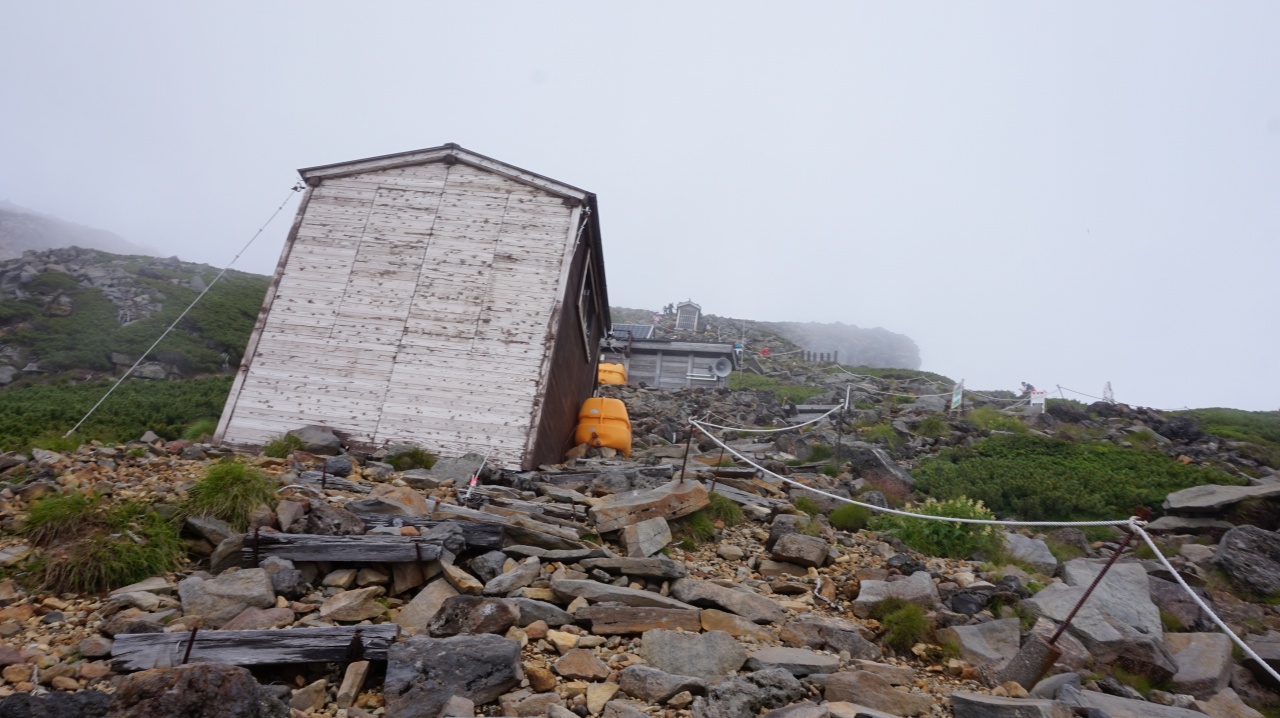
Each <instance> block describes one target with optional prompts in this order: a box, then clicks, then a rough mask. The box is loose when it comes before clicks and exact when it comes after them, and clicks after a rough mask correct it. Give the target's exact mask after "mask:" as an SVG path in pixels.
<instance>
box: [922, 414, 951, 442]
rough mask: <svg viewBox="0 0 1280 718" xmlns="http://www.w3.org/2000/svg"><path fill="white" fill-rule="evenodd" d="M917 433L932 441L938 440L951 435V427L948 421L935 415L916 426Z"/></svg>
mask: <svg viewBox="0 0 1280 718" xmlns="http://www.w3.org/2000/svg"><path fill="white" fill-rule="evenodd" d="M916 433H917V434H919V435H920V436H924V437H927V438H930V439H937V438H940V437H943V436H949V435H950V434H951V425H950V424H948V423H947V420H946V419H943V418H942V417H941V416H939V415H937V414H934V415H932V416H929V417H926V418H925V419H924V421H921V422H920V423H919V424H918V425H917V426H916Z"/></svg>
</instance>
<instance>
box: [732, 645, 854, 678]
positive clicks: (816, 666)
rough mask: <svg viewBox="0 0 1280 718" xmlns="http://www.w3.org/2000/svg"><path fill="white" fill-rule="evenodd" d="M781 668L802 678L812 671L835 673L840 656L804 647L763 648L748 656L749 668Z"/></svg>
mask: <svg viewBox="0 0 1280 718" xmlns="http://www.w3.org/2000/svg"><path fill="white" fill-rule="evenodd" d="M766 668H781V669H782V670H784V671H786V672H787V673H790V674H791V675H793V676H795V677H797V678H802V677H804V676H807V675H809V674H811V673H835V672H836V671H838V670H840V658H839V657H838V656H832V655H826V654H822V653H815V652H814V651H809V650H805V649H803V648H781V647H773V648H762V649H760V650H758V651H756V652H754V653H752V654H751V655H750V656H748V657H747V670H749V671H760V670H764V669H766Z"/></svg>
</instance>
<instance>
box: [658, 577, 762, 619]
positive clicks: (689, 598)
mask: <svg viewBox="0 0 1280 718" xmlns="http://www.w3.org/2000/svg"><path fill="white" fill-rule="evenodd" d="M671 595H672V596H675V597H676V598H678V599H680V600H681V601H686V602H687V603H689V604H692V605H694V606H702V607H711V608H721V609H724V610H726V611H728V612H729V613H736V614H737V615H739V616H742V617H743V618H746V619H748V620H750V621H754V622H756V623H777V622H779V621H782V620H784V619H785V618H786V617H787V613H786V611H784V610H783V609H782V607H781V606H779V605H778V604H776V603H774V602H773V601H772V600H771V599H768V598H765V597H764V596H761V595H759V594H756V593H752V592H750V591H747V590H739V589H736V588H728V587H725V586H721V585H719V584H716V583H712V582H710V581H700V580H698V579H693V578H682V579H680V580H679V581H676V582H675V583H673V584H671Z"/></svg>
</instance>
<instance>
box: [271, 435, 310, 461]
mask: <svg viewBox="0 0 1280 718" xmlns="http://www.w3.org/2000/svg"><path fill="white" fill-rule="evenodd" d="M302 447H303V443H302V439H299V438H298V437H296V436H294V435H293V434H285V435H283V436H281V437H280V438H278V439H272V440H271V441H268V442H267V443H266V445H264V446H263V447H262V453H263V454H264V455H266V456H270V457H272V458H275V459H285V458H288V457H289V455H290V454H292V453H293V452H295V451H297V450H298V449H301V448H302Z"/></svg>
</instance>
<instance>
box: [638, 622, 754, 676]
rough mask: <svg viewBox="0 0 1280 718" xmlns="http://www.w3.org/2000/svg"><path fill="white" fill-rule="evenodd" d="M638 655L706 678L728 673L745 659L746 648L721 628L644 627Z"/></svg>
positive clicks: (660, 665)
mask: <svg viewBox="0 0 1280 718" xmlns="http://www.w3.org/2000/svg"><path fill="white" fill-rule="evenodd" d="M640 656H641V657H642V658H644V659H645V662H646V663H648V664H649V665H650V666H653V667H654V668H657V669H658V670H661V671H666V672H667V673H674V674H676V675H681V676H694V677H695V678H702V679H705V680H712V679H715V678H718V677H720V676H731V675H733V674H735V673H737V672H738V669H740V668H742V664H744V663H746V662H747V652H746V650H744V649H743V648H742V646H741V645H740V644H739V643H738V641H737V640H735V639H734V637H733V636H730V635H729V634H727V633H723V632H721V631H711V632H709V633H689V632H686V631H667V630H663V629H655V630H652V631H645V633H644V635H643V636H642V637H641V646H640Z"/></svg>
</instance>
